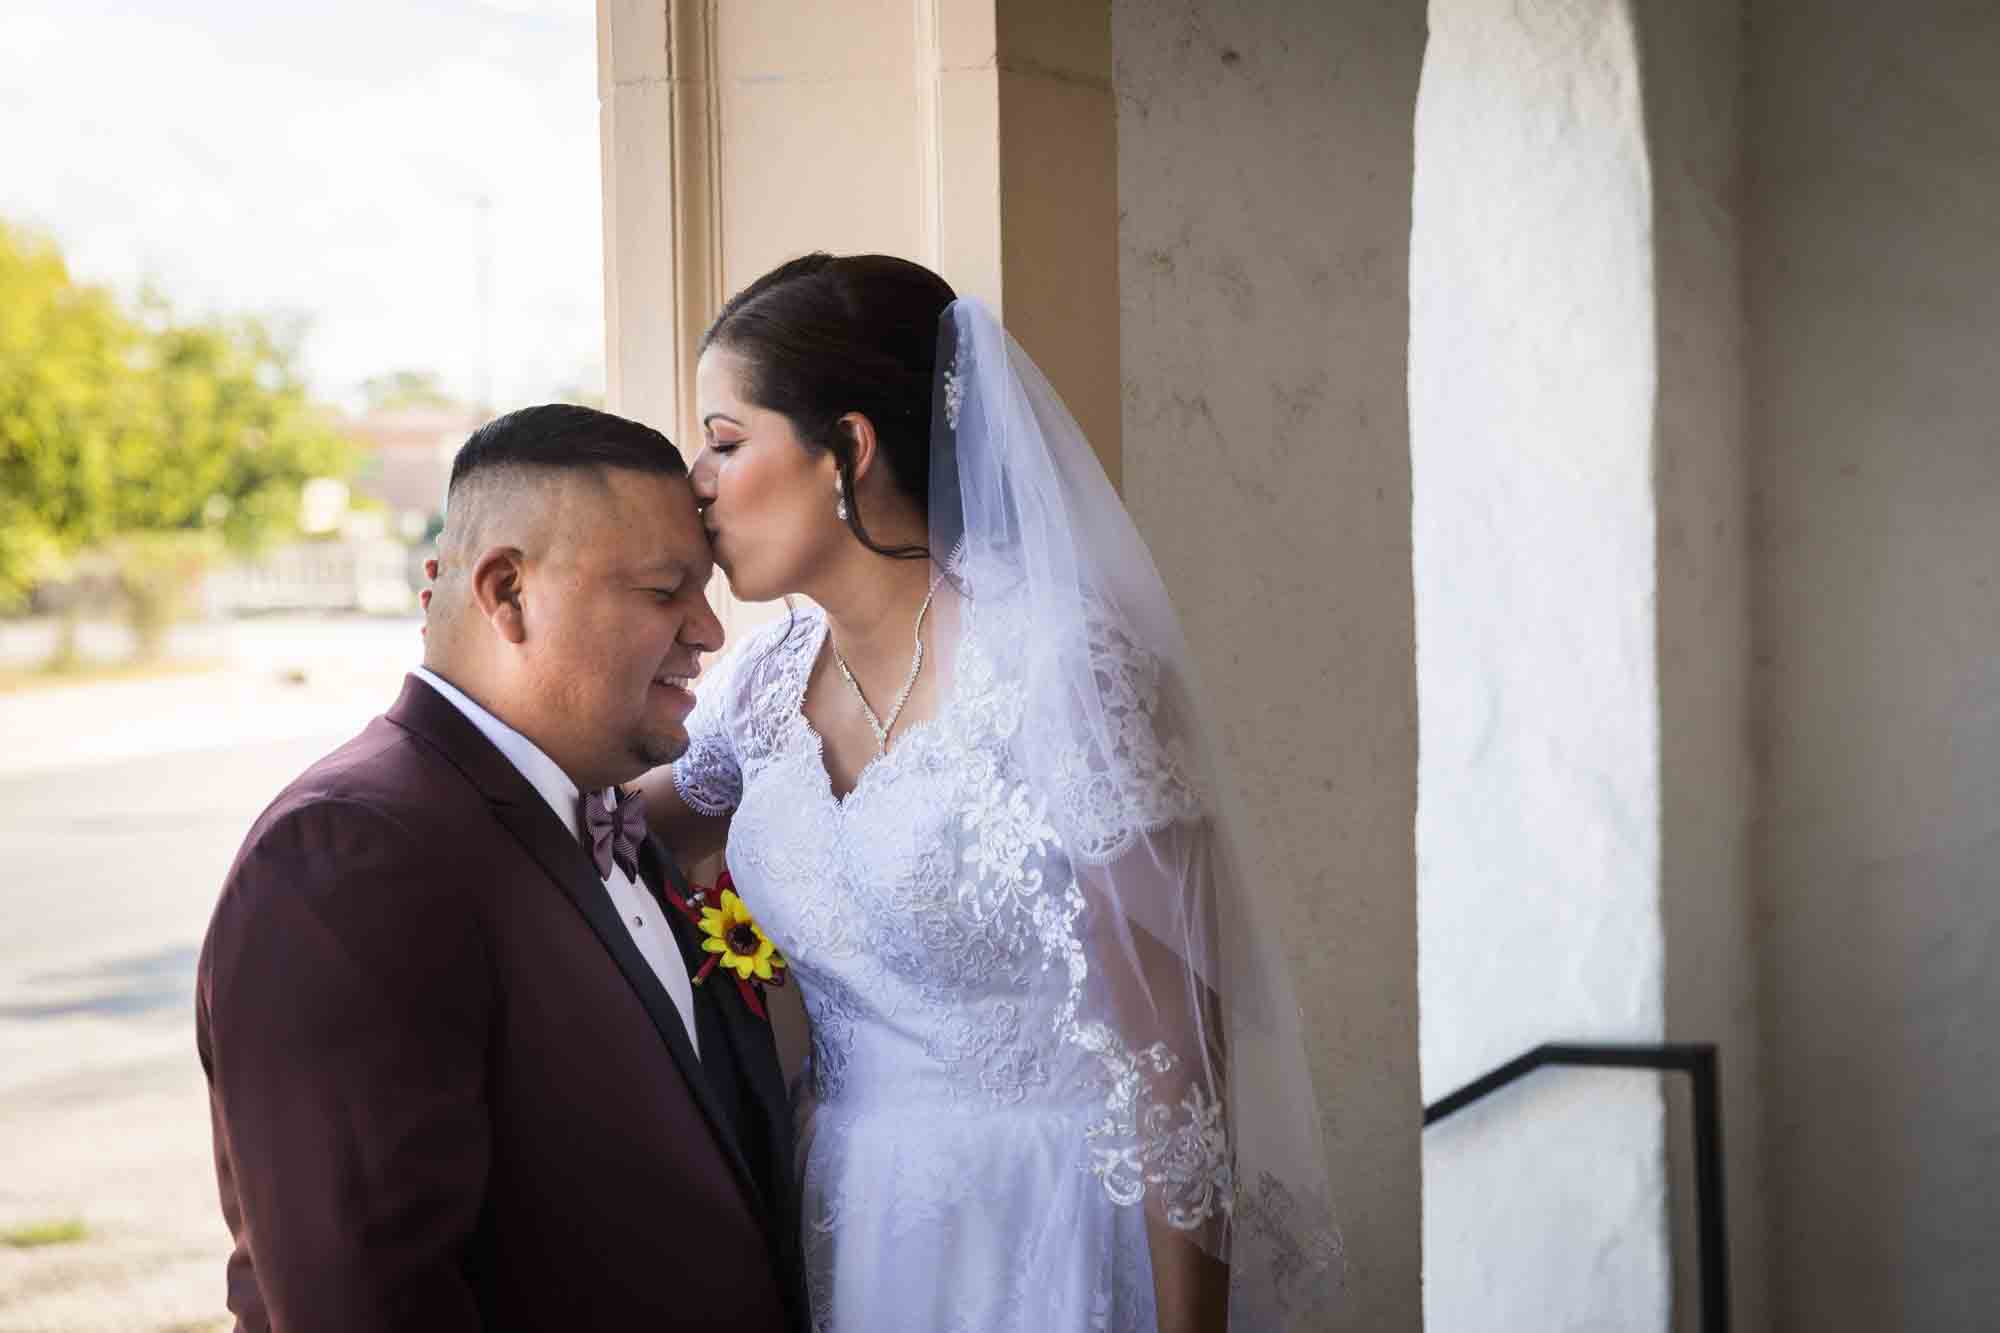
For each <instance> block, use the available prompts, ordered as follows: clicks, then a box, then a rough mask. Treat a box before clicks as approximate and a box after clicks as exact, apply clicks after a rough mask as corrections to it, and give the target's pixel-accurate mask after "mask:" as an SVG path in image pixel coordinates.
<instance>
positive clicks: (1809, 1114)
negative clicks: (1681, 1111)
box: [1749, 0, 2000, 1333]
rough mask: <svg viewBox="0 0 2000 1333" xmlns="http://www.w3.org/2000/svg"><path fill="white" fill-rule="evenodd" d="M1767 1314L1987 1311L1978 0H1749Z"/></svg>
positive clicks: (1995, 31)
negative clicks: (1770, 1278) (1769, 1232)
mask: <svg viewBox="0 0 2000 1333" xmlns="http://www.w3.org/2000/svg"><path fill="white" fill-rule="evenodd" d="M1751 13H1752V17H1753V23H1752V26H1751V30H1750V41H1751V51H1750V55H1751V78H1750V84H1749V86H1750V88H1751V90H1752V91H1751V159H1750V161H1751V170H1752V179H1753V181H1754V182H1755V184H1754V190H1755V197H1756V214H1757V217H1756V222H1755V227H1754V231H1753V241H1752V245H1751V249H1750V258H1751V277H1752V283H1751V296H1752V300H1751V317H1752V329H1753V346H1752V365H1753V369H1754V381H1753V383H1754V385H1755V393H1754V394H1753V396H1752V401H1753V403H1754V404H1755V407H1754V411H1753V416H1752V428H1753V433H1754V434H1753V438H1754V441H1755V445H1756V450H1757V459H1756V471H1755V475H1754V486H1755V490H1754V502H1755V508H1754V510H1753V515H1754V518H1755V521H1756V524H1757V529H1756V531H1757V536H1758V539H1759V549H1760V559H1759V562H1758V567H1757V586H1756V611H1757V633H1758V650H1759V651H1758V662H1759V671H1758V675H1757V679H1756V699H1757V709H1758V721H1759V740H1760V746H1759V749H1760V760H1761V766H1760V774H1759V776H1760V778H1761V781H1762V783H1763V799H1762V805H1763V810H1764V820H1763V827H1762V830H1761V838H1760V848H1759V852H1760V865H1759V868H1760V875H1761V881H1762V885H1761V888H1762V893H1763V902H1762V907H1763V912H1762V916H1763V920H1764V923H1765V927H1764V929H1765V935H1764V944H1765V977H1766V981H1765V992H1764V1001H1765V1005H1764V1014H1765V1023H1766V1031H1767V1039H1768V1042H1769V1047H1768V1052H1769V1055H1768V1069H1769V1089H1770V1094H1769V1112H1768V1116H1767V1129H1768V1141H1769V1159H1768V1160H1769V1163H1770V1174H1771V1180H1772V1192H1773V1204H1774V1212H1775V1219H1774V1220H1775V1227H1774V1233H1773V1250H1774V1259H1775V1263H1774V1271H1775V1292H1774V1305H1775V1316H1776V1317H1775V1319H1774V1321H1773V1325H1774V1327H1776V1328H1779V1329H1781V1330H1787V1333H1791V1331H1797V1333H1878V1331H1879V1330H1886V1329H1909V1330H1920V1331H1922V1333H1930V1331H1931V1330H1960V1329H1966V1330H1970V1329H1990V1328H1993V1327H1995V1326H1996V1323H2000V1262H1996V1256H2000V1060H1997V1059H1996V1056H1995V1049H1996V1038H1995V1035H1994V1024H1995V1020H1996V1015H2000V424H1996V423H2000V256H1997V255H1996V239H1995V238H1996V235H2000V232H1996V219H2000V8H1996V7H1995V6H1994V5H1992V4H1990V3H1966V2H1964V0H1901V3H1898V4H1896V5H1883V4H1879V3H1875V2H1874V0H1814V2H1812V3H1805V2H1803V0H1789V2H1787V3H1775V2H1773V0H1764V2H1763V3H1757V4H1755V5H1753V7H1752V10H1751Z"/></svg>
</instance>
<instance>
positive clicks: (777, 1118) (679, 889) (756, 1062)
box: [640, 838, 791, 1197]
mask: <svg viewBox="0 0 2000 1333" xmlns="http://www.w3.org/2000/svg"><path fill="white" fill-rule="evenodd" d="M640 868H641V870H642V871H643V872H645V873H649V874H657V875H659V876H660V880H661V881H663V882H665V883H666V884H668V885H671V886H672V888H673V890H674V892H675V893H677V894H679V895H680V896H681V897H682V898H686V897H687V896H688V893H689V890H690V888H691V886H690V885H689V884H688V882H687V877H686V876H685V875H683V874H681V870H680V867H679V866H678V865H676V864H674V858H673V857H671V856H669V855H668V854H667V851H666V848H665V846H664V845H662V844H661V843H660V841H659V840H658V839H657V838H648V839H647V840H646V845H645V847H643V848H642V849H640ZM668 915H669V919H672V918H674V917H677V916H678V915H679V914H678V913H675V912H671V911H670V912H669V914H668ZM674 925H675V937H676V938H677V939H679V940H680V942H681V952H682V954H683V955H684V956H685V957H686V958H687V959H688V965H689V966H690V967H699V966H700V965H701V964H702V963H703V962H704V961H706V959H707V957H708V955H707V954H705V953H703V952H702V950H701V946H700V943H699V941H697V940H696V939H695V933H696V932H695V931H694V930H693V928H692V927H688V926H687V924H686V922H685V921H675V923H674ZM703 988H704V989H712V990H713V991H714V996H713V999H714V1001H715V1007H716V1010H717V1012H718V1016H719V1017H720V1019H721V1021H722V1030H723V1033H724V1034H725V1036H726V1037H727V1038H728V1041H729V1044H730V1046H731V1048H732V1049H733V1050H734V1051H735V1053H736V1063H737V1065H738V1066H739V1067H740V1068H741V1069H742V1070H743V1077H744V1078H745V1079H746V1080H747V1081H748V1082H749V1084H750V1090H751V1092H752V1093H753V1094H754V1095H755V1096H756V1099H757V1103H758V1107H759V1109H760V1110H761V1111H762V1113H763V1115H764V1117H765V1119H766V1120H767V1121H774V1122H776V1123H777V1124H782V1123H783V1122H785V1121H789V1120H790V1118H791V1098H790V1097H789V1096H787V1095H786V1092H785V1076H784V1071H783V1070H781V1069H780V1068H779V1067H778V1044H777V1040H776V1039H775V1038H774V1037H773V1036H772V1034H771V1024H770V1022H769V1021H768V1020H766V1019H762V1018H759V1017H757V1015H755V1014H753V1013H751V1012H750V1007H749V1006H748V1005H746V1004H744V1003H743V997H742V996H741V995H739V994H737V991H736V981H735V978H734V976H733V975H732V974H728V973H724V972H723V971H721V970H720V969H719V968H718V969H717V970H716V971H714V972H711V973H710V974H709V977H708V980H707V982H705V983H704V985H703ZM774 1127H775V1126H774ZM776 1141H778V1140H774V1142H776ZM780 1156H783V1154H780ZM774 1167H775V1170H776V1171H777V1172H778V1173H779V1177H780V1178H779V1179H778V1180H776V1181H774V1182H773V1184H774V1185H776V1186H777V1187H778V1189H779V1192H780V1197H783V1193H784V1191H785V1188H786V1186H785V1180H786V1179H787V1178H788V1177H789V1175H790V1164H789V1162H784V1161H780V1162H777V1163H775V1164H774Z"/></svg>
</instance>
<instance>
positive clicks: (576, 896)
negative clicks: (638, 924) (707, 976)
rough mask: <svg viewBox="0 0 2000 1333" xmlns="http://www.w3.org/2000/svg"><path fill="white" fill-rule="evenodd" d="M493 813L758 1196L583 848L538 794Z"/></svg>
mask: <svg viewBox="0 0 2000 1333" xmlns="http://www.w3.org/2000/svg"><path fill="white" fill-rule="evenodd" d="M524 782H525V780H524ZM531 794H533V793H532V789H531ZM494 814H495V815H497V816H498V817H499V819H500V822H501V823H502V824H504V825H506V826H507V829H508V831H509V832H511V833H512V834H513V835H514V836H515V837H516V838H517V839H519V840H520V842H521V845H522V846H523V847H525V848H527V849H528V854H529V855H531V856H533V857H534V858H535V860H536V861H538V862H540V863H541V867H542V869H543V870H545V871H547V872H548V875H549V878H551V879H553V880H554V881H555V882H556V883H557V885H559V886H560V887H561V889H562V891H563V893H564V894H565V895H566V896H567V897H568V898H569V900H570V902H571V903H572V904H574V905H575V907H576V910H577V911H578V912H580V913H582V914H583V919H584V920H585V921H587V922H589V923H590V928H591V930H592V931H594V932H595V933H596V935H597V938H598V940H599V941H600V942H601V943H602V944H603V945H604V949H605V952H607V953H609V954H610V955H611V959H612V961H613V962H615V963H617V964H618V970H619V971H620V972H622V973H624V974H625V980H626V981H627V982H628V983H629V984H630V985H631V987H632V990H633V991H634V993H636V994H637V995H638V997H639V1003H640V1004H642V1005H644V1006H645V1009H646V1013H647V1015H648V1016H650V1017H651V1018H652V1020H653V1026H654V1028H656V1029H657V1030H658V1031H659V1034H660V1039H661V1040H662V1041H664V1042H666V1044H667V1050H668V1051H669V1052H670V1053H672V1055H673V1058H674V1063H675V1064H676V1065H678V1066H680V1071H681V1077H682V1078H683V1079H685V1080H686V1082H687V1085H688V1090H689V1091H690V1092H691V1093H693V1094H694V1099H695V1102H696V1104H698V1105H699V1106H700V1107H701V1112H702V1115H703V1116H705V1117H706V1118H707V1119H708V1123H709V1127H710V1128H711V1129H713V1130H714V1131H715V1137H716V1141H717V1143H718V1144H719V1145H720V1146H721V1148H722V1153H723V1156H724V1157H726V1158H728V1159H729V1164H730V1167H731V1168H732V1169H733V1170H734V1171H735V1172H736V1178H737V1180H738V1181H740V1182H741V1183H742V1185H743V1187H744V1191H745V1192H746V1193H747V1194H748V1195H749V1197H750V1198H752V1199H757V1200H761V1198H762V1191H761V1190H759V1189H758V1188H757V1184H756V1180H755V1178H754V1177H753V1176H752V1175H751V1172H750V1166H749V1163H748V1162H746V1161H745V1160H744V1158H743V1147H742V1145H741V1144H740V1143H739V1142H738V1141H737V1138H736V1126H735V1125H733V1124H731V1123H730V1121H729V1117H728V1116H727V1115H725V1114H724V1113H723V1110H722V1106H721V1104H720V1102H718V1101H717V1099H716V1096H715V1091H714V1089H713V1088H712V1087H711V1086H710V1085H709V1081H708V1075H707V1074H706V1073H704V1072H703V1071H702V1067H701V1060H700V1058H699V1057H697V1056H696V1055H695V1052H694V1046H693V1044H692V1043H691V1042H690V1041H689V1040H688V1034H687V1025H686V1024H685V1023H683V1022H682V1021H681V1013H680V1010H679V1009H678V1008H676V1007H675V1005H674V1001H673V997H672V996H670V995H668V994H667V988H666V987H665V986H663V985H661V984H660V979H659V977H658V976H657V975H656V974H655V973H654V972H653V969H652V966H651V965H650V964H649V963H647V962H646V958H645V955H644V954H642V953H640V952H639V946H637V945H636V944H634V943H633V942H632V936H631V933H630V932H629V931H627V930H626V929H625V923H624V922H623V921H620V920H619V919H618V913H617V910H616V909H615V908H614V907H613V906H612V904H611V895H610V894H608V893H606V892H605V891H604V881H603V880H600V879H598V878H597V875H596V873H595V867H593V866H592V865H591V864H590V862H589V861H588V860H586V859H585V858H584V855H583V848H582V847H581V846H580V845H579V844H578V843H577V841H576V839H574V838H572V837H570V836H569V831H568V830H567V829H565V828H563V826H562V825H561V824H560V823H558V822H557V821H556V818H555V815H554V814H553V813H552V812H551V811H550V810H549V808H548V806H547V804H546V803H545V802H543V801H542V799H541V797H540V796H539V795H536V796H535V801H534V804H533V805H532V806H529V807H526V808H523V807H520V806H509V807H497V808H496V809H495V810H494ZM758 1211H759V1212H760V1213H762V1212H763V1211H764V1210H763V1209H761V1208H760V1209H759V1210H758Z"/></svg>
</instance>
